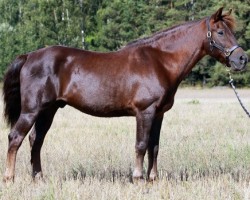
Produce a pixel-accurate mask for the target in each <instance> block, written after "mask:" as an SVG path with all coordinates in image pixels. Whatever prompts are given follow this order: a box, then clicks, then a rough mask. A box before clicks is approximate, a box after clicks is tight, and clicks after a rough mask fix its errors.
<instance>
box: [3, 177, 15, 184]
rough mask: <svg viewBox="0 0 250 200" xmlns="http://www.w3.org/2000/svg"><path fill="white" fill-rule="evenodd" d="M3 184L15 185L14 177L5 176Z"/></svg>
mask: <svg viewBox="0 0 250 200" xmlns="http://www.w3.org/2000/svg"><path fill="white" fill-rule="evenodd" d="M3 182H4V183H14V176H4V177H3Z"/></svg>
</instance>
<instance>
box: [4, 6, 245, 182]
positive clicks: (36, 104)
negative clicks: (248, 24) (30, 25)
mask: <svg viewBox="0 0 250 200" xmlns="http://www.w3.org/2000/svg"><path fill="white" fill-rule="evenodd" d="M222 10H223V8H220V9H219V10H218V11H217V12H216V13H214V14H213V15H212V16H210V17H205V18H203V19H201V20H198V21H192V22H188V23H185V24H182V25H179V26H175V27H172V28H170V29H166V30H163V31H161V32H158V33H156V34H154V35H152V36H151V37H148V38H144V39H139V40H137V41H134V42H131V43H129V44H128V45H127V46H125V47H123V48H122V49H120V50H118V51H116V52H110V53H99V52H91V51H84V50H80V49H74V48H68V47H63V46H51V47H47V48H43V49H39V50H37V51H34V52H30V53H27V54H25V55H21V56H18V57H17V58H16V59H15V60H14V61H13V63H12V64H11V65H10V67H9V68H8V71H7V73H6V75H5V79H4V87H3V93H4V103H5V118H6V119H7V121H8V123H9V124H10V125H11V131H10V134H9V147H8V153H7V166H6V172H5V175H4V181H7V180H14V171H15V162H16V154H17V151H18V149H19V147H20V145H21V144H22V141H23V139H24V138H25V136H26V135H27V133H28V132H29V131H30V129H31V128H32V127H33V129H32V131H31V134H30V136H29V140H30V146H31V164H32V170H33V171H32V172H33V173H32V175H33V177H34V178H35V177H36V176H39V177H40V176H42V168H41V160H40V151H41V147H42V145H43V141H44V138H45V135H46V133H47V131H48V130H49V128H50V126H51V124H52V121H53V118H54V115H55V113H56V111H57V110H58V108H62V107H64V106H65V105H70V106H72V107H74V108H76V109H78V110H80V111H82V112H84V113H87V114H90V115H94V116H99V117H119V116H135V117H136V123H137V133H136V142H135V153H136V156H135V169H134V172H133V178H134V179H141V178H143V161H144V156H145V153H146V151H148V170H147V176H146V178H147V179H148V180H155V179H156V178H157V155H158V149H159V138H160V130H161V124H162V120H163V115H164V112H166V111H168V110H169V109H171V107H172V106H173V103H174V96H175V93H176V90H177V87H178V85H179V84H180V82H181V81H182V80H183V79H184V77H185V76H186V75H187V74H188V73H189V72H190V71H191V69H192V68H193V67H194V65H195V64H196V63H197V62H198V61H199V60H200V59H201V58H202V57H204V56H205V55H210V56H212V57H214V58H215V59H217V60H219V61H220V62H221V63H224V64H225V65H227V66H228V67H230V68H231V69H232V70H235V71H240V70H243V69H244V68H245V66H246V63H247V59H248V58H247V56H246V54H245V53H244V51H243V49H242V48H241V47H239V46H238V44H237V41H236V39H235V37H234V35H233V32H232V30H233V27H234V25H235V23H234V20H233V18H232V17H231V15H230V13H231V11H230V12H227V13H222ZM33 125H34V126H33Z"/></svg>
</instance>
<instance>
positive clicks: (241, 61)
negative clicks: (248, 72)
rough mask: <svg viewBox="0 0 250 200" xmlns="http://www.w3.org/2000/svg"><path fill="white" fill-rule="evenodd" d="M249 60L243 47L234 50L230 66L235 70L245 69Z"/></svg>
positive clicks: (229, 60)
mask: <svg viewBox="0 0 250 200" xmlns="http://www.w3.org/2000/svg"><path fill="white" fill-rule="evenodd" d="M247 62H248V56H247V54H246V53H245V52H244V51H243V49H242V48H239V50H236V51H234V52H233V53H232V54H231V55H230V56H229V59H228V64H227V65H228V67H230V68H231V69H232V70H233V71H243V70H244V69H245V68H246V65H247Z"/></svg>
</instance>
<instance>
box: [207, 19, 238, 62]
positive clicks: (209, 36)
mask: <svg viewBox="0 0 250 200" xmlns="http://www.w3.org/2000/svg"><path fill="white" fill-rule="evenodd" d="M209 21H210V17H208V18H207V19H206V24H207V30H208V31H207V39H208V42H209V45H210V50H211V51H213V48H214V47H216V48H217V49H219V50H221V51H222V52H223V53H224V54H225V56H226V59H228V58H229V56H230V55H231V54H232V53H233V52H234V50H235V49H237V48H239V47H240V46H239V45H234V46H233V47H231V48H224V47H223V46H221V45H219V44H217V43H216V42H215V41H214V40H213V38H212V32H211V29H210V24H209Z"/></svg>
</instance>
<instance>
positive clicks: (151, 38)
mask: <svg viewBox="0 0 250 200" xmlns="http://www.w3.org/2000/svg"><path fill="white" fill-rule="evenodd" d="M198 21H200V20H197V21H189V22H186V23H183V24H179V25H176V26H172V27H170V28H167V29H163V30H161V31H158V32H156V33H154V34H152V35H151V36H148V37H144V38H140V39H137V40H134V41H131V42H129V43H128V44H127V45H126V46H125V47H131V46H139V45H144V44H148V43H150V42H154V41H157V40H158V39H160V38H162V37H165V36H166V35H168V34H169V32H172V31H173V32H175V31H176V30H178V29H179V28H180V27H182V26H187V25H191V24H194V23H196V22H198Z"/></svg>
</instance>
